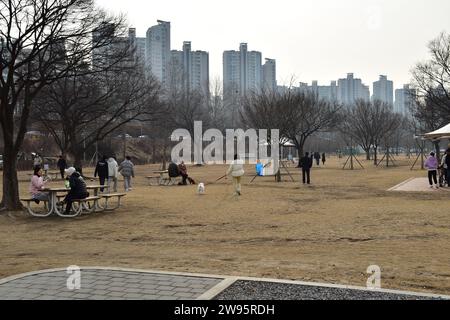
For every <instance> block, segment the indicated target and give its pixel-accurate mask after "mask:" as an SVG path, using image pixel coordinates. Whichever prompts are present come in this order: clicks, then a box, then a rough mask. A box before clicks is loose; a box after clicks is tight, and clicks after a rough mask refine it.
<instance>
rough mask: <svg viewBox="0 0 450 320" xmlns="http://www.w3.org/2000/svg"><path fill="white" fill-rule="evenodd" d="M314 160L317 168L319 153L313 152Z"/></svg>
mask: <svg viewBox="0 0 450 320" xmlns="http://www.w3.org/2000/svg"><path fill="white" fill-rule="evenodd" d="M314 159H316V164H317V166H320V153H318V152H314Z"/></svg>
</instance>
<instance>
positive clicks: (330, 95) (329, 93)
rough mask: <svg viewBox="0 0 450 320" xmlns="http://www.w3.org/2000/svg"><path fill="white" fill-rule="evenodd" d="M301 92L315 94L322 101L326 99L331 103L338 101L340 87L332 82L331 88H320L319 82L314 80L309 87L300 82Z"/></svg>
mask: <svg viewBox="0 0 450 320" xmlns="http://www.w3.org/2000/svg"><path fill="white" fill-rule="evenodd" d="M298 89H299V91H300V92H304V93H306V92H309V93H314V94H315V95H317V96H318V97H319V98H320V99H324V100H327V101H330V102H333V101H336V100H337V94H338V87H337V85H336V81H331V83H330V85H329V86H319V84H318V82H317V81H316V80H314V81H313V82H312V84H311V86H309V85H308V84H307V83H303V82H300V86H299V88H298Z"/></svg>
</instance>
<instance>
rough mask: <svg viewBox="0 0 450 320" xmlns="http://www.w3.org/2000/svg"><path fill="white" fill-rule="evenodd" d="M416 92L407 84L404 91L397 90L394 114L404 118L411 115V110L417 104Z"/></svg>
mask: <svg viewBox="0 0 450 320" xmlns="http://www.w3.org/2000/svg"><path fill="white" fill-rule="evenodd" d="M415 95H416V90H414V89H411V88H410V86H409V84H405V85H404V86H403V88H402V89H397V90H395V104H394V112H396V113H400V114H402V115H404V116H408V115H410V114H411V108H412V107H413V106H414V104H415Z"/></svg>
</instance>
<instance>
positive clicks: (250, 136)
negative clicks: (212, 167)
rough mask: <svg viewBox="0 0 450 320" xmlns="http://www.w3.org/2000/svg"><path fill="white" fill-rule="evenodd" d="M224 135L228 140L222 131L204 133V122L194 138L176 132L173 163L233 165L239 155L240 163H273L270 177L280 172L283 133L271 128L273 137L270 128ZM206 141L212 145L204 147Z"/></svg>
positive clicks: (197, 125) (197, 123) (196, 128)
mask: <svg viewBox="0 0 450 320" xmlns="http://www.w3.org/2000/svg"><path fill="white" fill-rule="evenodd" d="M225 132H226V134H225V137H224V136H223V134H222V132H221V131H220V130H219V129H208V130H206V131H205V132H204V133H203V123H202V121H195V122H194V132H193V134H194V136H193V137H192V136H191V133H190V132H189V131H188V130H187V129H176V130H174V131H173V133H172V135H171V137H170V139H171V141H173V142H179V143H178V144H177V145H176V146H175V147H173V149H172V152H171V159H172V161H173V162H175V163H179V162H181V161H184V162H185V163H187V164H203V163H216V164H223V163H226V164H230V163H231V162H232V161H233V160H234V156H235V155H236V154H237V155H238V157H239V159H240V160H245V161H246V163H248V164H256V163H257V162H258V160H260V161H262V162H266V163H269V162H271V163H272V164H273V165H272V166H271V171H273V172H271V173H268V174H275V173H276V172H277V171H278V166H279V148H280V146H279V144H280V130H278V129H271V130H270V135H268V133H269V130H268V129H258V130H256V129H248V130H247V131H244V130H242V129H236V130H235V129H227V130H225ZM204 142H210V144H209V145H207V146H206V147H205V148H203V145H204ZM224 142H225V146H226V148H225V154H224ZM247 142H248V144H247ZM269 149H270V156H269ZM246 151H248V152H246ZM246 155H248V156H246Z"/></svg>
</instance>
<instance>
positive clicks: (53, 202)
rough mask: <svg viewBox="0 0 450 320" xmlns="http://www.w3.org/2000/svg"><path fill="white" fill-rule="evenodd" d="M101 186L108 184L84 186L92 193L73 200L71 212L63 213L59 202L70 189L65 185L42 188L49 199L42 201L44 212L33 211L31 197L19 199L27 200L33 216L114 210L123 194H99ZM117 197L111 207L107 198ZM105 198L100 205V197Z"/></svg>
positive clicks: (65, 215)
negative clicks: (103, 203) (114, 205)
mask: <svg viewBox="0 0 450 320" xmlns="http://www.w3.org/2000/svg"><path fill="white" fill-rule="evenodd" d="M101 188H108V186H103V185H91V186H86V189H87V190H93V191H94V192H93V193H94V195H93V196H89V197H87V198H86V199H79V200H76V201H74V202H73V204H72V210H73V213H72V214H69V215H67V214H63V212H64V206H63V205H61V204H60V201H61V200H62V199H63V198H64V197H65V196H66V195H67V193H68V192H69V191H70V188H66V187H56V188H55V187H53V188H49V187H47V188H43V189H42V191H43V192H48V194H49V199H48V201H44V203H45V209H46V212H45V213H38V212H35V211H34V210H33V209H32V208H31V206H30V204H31V202H33V201H34V200H33V199H31V198H24V199H21V200H22V201H25V202H27V210H28V212H29V213H30V214H31V215H32V216H34V217H48V216H50V215H52V214H56V215H58V216H60V217H63V218H73V217H76V216H78V215H80V214H81V213H82V211H85V212H88V213H91V212H94V211H96V210H97V211H103V210H114V209H117V208H118V207H119V206H120V199H121V198H122V197H124V196H125V194H108V195H101V196H99V190H100V189H101ZM115 197H117V198H118V205H117V206H116V207H114V208H111V207H109V206H108V200H109V199H111V198H115ZM101 198H105V205H104V206H102V205H101V204H100V199H101Z"/></svg>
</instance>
